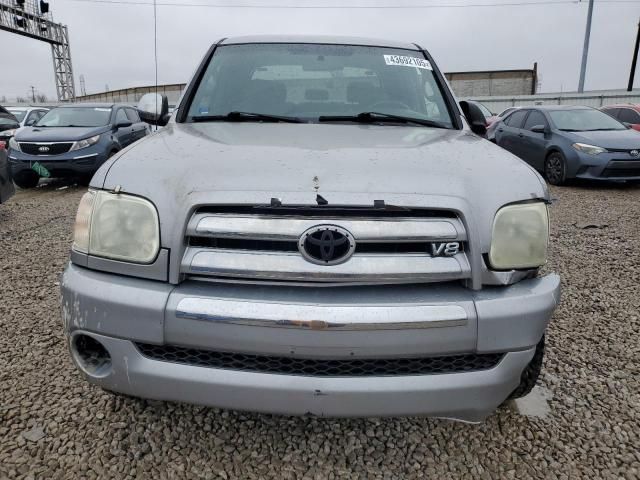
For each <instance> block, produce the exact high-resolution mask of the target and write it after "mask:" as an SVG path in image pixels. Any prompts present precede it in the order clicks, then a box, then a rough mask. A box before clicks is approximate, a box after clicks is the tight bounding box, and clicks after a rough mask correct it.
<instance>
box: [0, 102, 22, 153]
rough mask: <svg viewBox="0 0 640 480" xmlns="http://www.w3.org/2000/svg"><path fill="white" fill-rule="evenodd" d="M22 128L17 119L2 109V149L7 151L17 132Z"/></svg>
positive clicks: (0, 111)
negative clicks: (11, 139)
mask: <svg viewBox="0 0 640 480" xmlns="http://www.w3.org/2000/svg"><path fill="white" fill-rule="evenodd" d="M17 128H20V124H19V123H18V120H17V119H16V117H14V116H13V115H12V114H11V113H9V111H7V110H6V109H4V108H3V107H0V149H5V148H6V146H7V144H8V143H9V139H10V138H11V137H12V136H13V134H14V132H15V130H16V129H17Z"/></svg>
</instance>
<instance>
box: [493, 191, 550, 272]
mask: <svg viewBox="0 0 640 480" xmlns="http://www.w3.org/2000/svg"><path fill="white" fill-rule="evenodd" d="M548 243H549V213H548V211H547V205H546V204H544V203H542V202H535V203H521V204H515V205H507V206H506V207H502V208H501V209H500V210H498V213H496V217H495V219H494V221H493V236H492V239H491V251H490V252H489V263H490V264H491V267H492V268H494V269H496V270H514V269H522V268H534V267H539V266H541V265H544V264H545V262H546V261H547V245H548Z"/></svg>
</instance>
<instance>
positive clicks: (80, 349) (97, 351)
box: [71, 334, 111, 377]
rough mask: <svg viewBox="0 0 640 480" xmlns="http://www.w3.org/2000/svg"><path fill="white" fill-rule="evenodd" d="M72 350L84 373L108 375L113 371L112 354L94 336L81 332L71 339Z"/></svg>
mask: <svg viewBox="0 0 640 480" xmlns="http://www.w3.org/2000/svg"><path fill="white" fill-rule="evenodd" d="M71 352H72V354H73V357H74V359H75V361H76V363H77V364H78V366H79V367H80V368H81V369H82V371H83V372H84V373H86V374H87V375H89V376H91V377H106V376H107V375H108V374H109V372H111V355H109V352H108V351H107V349H106V348H105V347H104V345H102V343H100V342H99V341H98V340H96V339H95V338H93V337H90V336H89V335H83V334H79V335H76V336H75V337H73V339H72V340H71Z"/></svg>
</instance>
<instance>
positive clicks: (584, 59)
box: [578, 0, 593, 93]
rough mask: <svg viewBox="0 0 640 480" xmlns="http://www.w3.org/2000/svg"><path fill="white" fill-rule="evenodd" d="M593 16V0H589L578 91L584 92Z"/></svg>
mask: <svg viewBox="0 0 640 480" xmlns="http://www.w3.org/2000/svg"><path fill="white" fill-rule="evenodd" d="M592 17H593V0H589V12H588V13H587V28H586V30H585V32H584V46H583V47H582V65H581V66H580V82H579V83H578V92H579V93H582V92H584V75H585V73H586V71H587V56H588V55H589V37H591V18H592Z"/></svg>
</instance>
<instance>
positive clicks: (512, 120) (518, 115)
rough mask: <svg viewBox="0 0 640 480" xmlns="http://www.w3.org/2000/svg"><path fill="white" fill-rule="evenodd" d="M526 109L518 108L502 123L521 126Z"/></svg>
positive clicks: (514, 126)
mask: <svg viewBox="0 0 640 480" xmlns="http://www.w3.org/2000/svg"><path fill="white" fill-rule="evenodd" d="M527 112H528V110H518V111H516V112H513V113H512V114H511V115H509V116H508V117H507V118H506V120H505V121H504V123H506V124H507V125H509V126H510V127H513V128H521V127H522V122H523V121H524V117H525V116H526V115H527Z"/></svg>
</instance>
